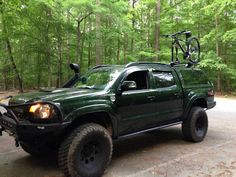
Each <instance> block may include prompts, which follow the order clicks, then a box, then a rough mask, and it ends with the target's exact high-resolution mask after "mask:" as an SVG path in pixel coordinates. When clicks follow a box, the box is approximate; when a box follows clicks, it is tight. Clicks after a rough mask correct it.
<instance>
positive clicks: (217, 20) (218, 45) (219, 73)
mask: <svg viewBox="0 0 236 177" xmlns="http://www.w3.org/2000/svg"><path fill="white" fill-rule="evenodd" d="M215 28H216V31H217V30H218V28H219V18H218V17H215ZM216 55H217V57H220V56H221V51H220V43H219V41H218V40H217V39H216ZM216 88H217V91H221V71H220V70H218V71H217V86H216Z"/></svg>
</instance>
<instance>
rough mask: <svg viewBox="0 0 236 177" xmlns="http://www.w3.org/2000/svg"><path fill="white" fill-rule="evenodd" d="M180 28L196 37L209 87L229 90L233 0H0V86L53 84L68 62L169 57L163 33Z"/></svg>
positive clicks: (235, 68) (235, 71) (234, 64)
mask: <svg viewBox="0 0 236 177" xmlns="http://www.w3.org/2000/svg"><path fill="white" fill-rule="evenodd" d="M180 30H190V31H192V34H193V35H194V36H196V37H197V38H198V39H199V40H200V45H201V61H200V62H199V64H198V66H197V67H200V68H201V69H203V70H205V72H206V73H207V75H208V77H209V78H210V79H211V80H212V82H213V83H214V85H215V89H216V90H217V91H218V92H231V93H235V94H236V47H235V46H236V1H235V0H63V1H61V0H0V90H14V89H17V90H19V91H20V92H23V91H24V90H27V89H38V88H41V87H60V86H62V85H63V83H65V82H66V81H67V80H68V79H69V78H70V77H71V76H72V75H73V72H72V71H70V69H69V67H68V64H69V63H72V62H73V63H78V64H79V65H80V67H81V72H82V73H84V72H86V71H87V70H88V69H89V68H91V67H92V66H95V65H99V64H126V63H129V62H133V61H152V62H162V63H169V62H170V57H171V51H170V47H171V40H169V39H167V38H163V37H162V35H163V34H166V33H174V32H177V31H180ZM193 79H194V78H193Z"/></svg>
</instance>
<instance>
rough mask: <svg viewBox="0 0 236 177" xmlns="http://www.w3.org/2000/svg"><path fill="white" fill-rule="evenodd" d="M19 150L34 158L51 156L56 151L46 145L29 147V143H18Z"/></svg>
mask: <svg viewBox="0 0 236 177" xmlns="http://www.w3.org/2000/svg"><path fill="white" fill-rule="evenodd" d="M20 146H21V148H22V149H23V150H24V151H25V152H27V153H28V154H30V155H32V156H35V157H44V156H49V155H50V156H53V155H55V154H56V151H57V149H56V148H52V147H49V146H48V145H31V144H29V143H20Z"/></svg>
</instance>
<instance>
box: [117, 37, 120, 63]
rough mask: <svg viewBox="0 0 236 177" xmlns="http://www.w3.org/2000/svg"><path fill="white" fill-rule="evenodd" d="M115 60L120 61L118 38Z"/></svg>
mask: <svg viewBox="0 0 236 177" xmlns="http://www.w3.org/2000/svg"><path fill="white" fill-rule="evenodd" d="M116 61H117V64H119V63H120V39H119V38H118V40H117V52H116Z"/></svg>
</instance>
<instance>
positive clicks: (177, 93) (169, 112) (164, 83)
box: [152, 70, 183, 124]
mask: <svg viewBox="0 0 236 177" xmlns="http://www.w3.org/2000/svg"><path fill="white" fill-rule="evenodd" d="M152 74H153V79H154V87H155V91H156V95H155V96H156V99H155V102H156V121H155V124H160V123H164V122H171V121H173V120H177V119H179V118H180V117H181V116H182V113H183V94H182V88H181V86H180V83H179V80H177V79H178V78H177V77H176V75H175V74H176V73H174V72H173V71H172V70H153V71H152Z"/></svg>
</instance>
